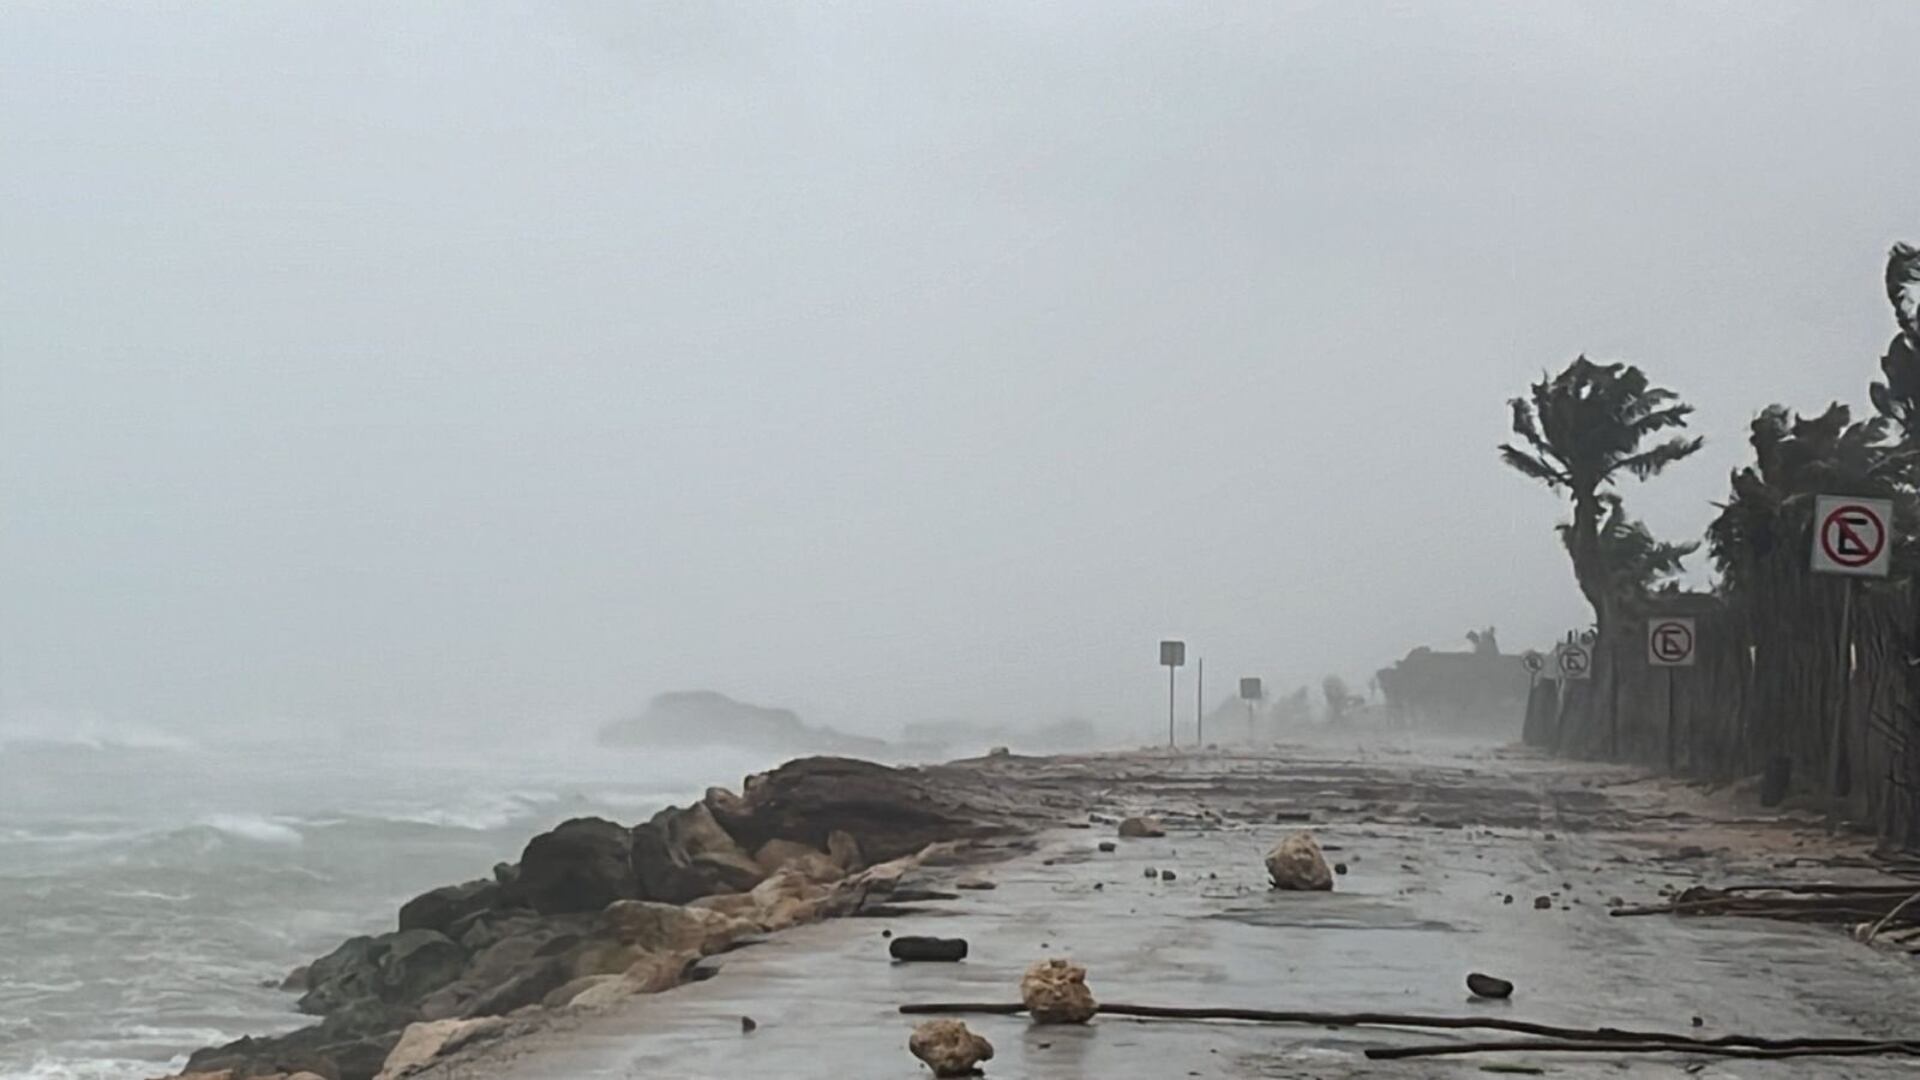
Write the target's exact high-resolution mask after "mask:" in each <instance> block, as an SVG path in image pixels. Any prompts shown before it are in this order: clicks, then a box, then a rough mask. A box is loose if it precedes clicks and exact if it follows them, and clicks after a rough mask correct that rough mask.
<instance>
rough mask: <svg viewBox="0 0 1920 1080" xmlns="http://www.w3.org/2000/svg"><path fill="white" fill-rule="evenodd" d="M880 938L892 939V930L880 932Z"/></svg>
mask: <svg viewBox="0 0 1920 1080" xmlns="http://www.w3.org/2000/svg"><path fill="white" fill-rule="evenodd" d="M880 936H881V937H892V936H893V931H891V930H882V931H880Z"/></svg>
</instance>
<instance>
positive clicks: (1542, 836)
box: [1540, 833, 1560, 840]
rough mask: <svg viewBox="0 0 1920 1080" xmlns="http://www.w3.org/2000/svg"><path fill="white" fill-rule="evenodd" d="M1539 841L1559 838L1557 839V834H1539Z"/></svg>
mask: <svg viewBox="0 0 1920 1080" xmlns="http://www.w3.org/2000/svg"><path fill="white" fill-rule="evenodd" d="M1540 839H1542V840H1558V839H1560V837H1559V835H1558V834H1556V833H1541V834H1540Z"/></svg>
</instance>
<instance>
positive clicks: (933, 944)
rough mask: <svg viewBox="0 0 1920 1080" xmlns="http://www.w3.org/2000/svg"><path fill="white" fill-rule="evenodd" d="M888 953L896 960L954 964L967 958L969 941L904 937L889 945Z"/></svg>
mask: <svg viewBox="0 0 1920 1080" xmlns="http://www.w3.org/2000/svg"><path fill="white" fill-rule="evenodd" d="M887 953H888V955H890V956H892V957H893V958H894V959H895V960H904V961H909V962H914V961H928V962H935V963H953V962H955V961H958V960H965V959H966V958H967V939H966V938H938V937H920V936H916V935H903V936H901V937H897V938H894V939H893V940H892V941H891V942H890V943H888V945H887Z"/></svg>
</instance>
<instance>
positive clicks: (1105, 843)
mask: <svg viewBox="0 0 1920 1080" xmlns="http://www.w3.org/2000/svg"><path fill="white" fill-rule="evenodd" d="M1119 847H1120V845H1119V844H1116V843H1114V842H1113V841H1111V840H1102V841H1100V850H1101V851H1114V850H1116V849H1118V848H1119Z"/></svg>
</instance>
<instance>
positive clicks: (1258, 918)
mask: <svg viewBox="0 0 1920 1080" xmlns="http://www.w3.org/2000/svg"><path fill="white" fill-rule="evenodd" d="M1205 917H1206V918H1209V919H1224V920H1226V921H1229V922H1237V923H1242V924H1244V925H1247V926H1260V927H1299V928H1301V929H1306V930H1424V931H1428V932H1432V933H1442V934H1458V933H1465V932H1466V929H1467V928H1465V927H1462V926H1458V925H1455V924H1454V923H1450V922H1447V921H1445V920H1442V919H1431V918H1424V917H1421V916H1419V915H1416V914H1415V913H1413V912H1412V911H1409V910H1408V909H1406V908H1404V907H1401V906H1399V905H1398V904H1390V903H1384V902H1381V901H1379V900H1372V899H1368V898H1366V897H1342V896H1325V897H1313V898H1311V899H1309V898H1307V897H1304V896H1301V895H1298V894H1279V893H1275V894H1269V898H1268V900H1267V902H1264V903H1255V904H1236V905H1233V906H1230V907H1226V908H1223V909H1221V910H1220V911H1216V912H1212V913H1209V914H1208V915H1206V916H1205Z"/></svg>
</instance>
